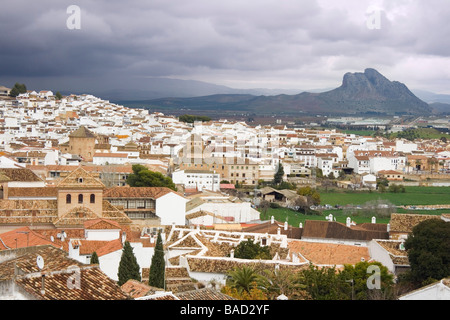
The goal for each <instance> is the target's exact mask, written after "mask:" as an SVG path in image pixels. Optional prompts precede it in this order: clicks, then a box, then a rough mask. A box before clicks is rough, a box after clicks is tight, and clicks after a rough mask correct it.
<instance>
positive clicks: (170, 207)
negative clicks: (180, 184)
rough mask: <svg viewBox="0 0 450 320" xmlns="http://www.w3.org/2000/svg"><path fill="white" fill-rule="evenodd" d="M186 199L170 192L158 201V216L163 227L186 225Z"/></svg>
mask: <svg viewBox="0 0 450 320" xmlns="http://www.w3.org/2000/svg"><path fill="white" fill-rule="evenodd" d="M186 202H187V200H186V198H184V197H182V196H180V195H178V194H176V193H174V192H169V193H167V194H165V195H164V196H162V197H159V198H158V199H156V215H157V216H158V217H159V218H160V219H161V225H172V224H174V223H175V224H176V225H185V224H186Z"/></svg>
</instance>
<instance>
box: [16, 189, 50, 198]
mask: <svg viewBox="0 0 450 320" xmlns="http://www.w3.org/2000/svg"><path fill="white" fill-rule="evenodd" d="M57 195H58V189H57V188H54V187H41V188H8V198H56V197H57Z"/></svg>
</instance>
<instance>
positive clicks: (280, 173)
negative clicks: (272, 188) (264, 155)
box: [273, 163, 284, 185]
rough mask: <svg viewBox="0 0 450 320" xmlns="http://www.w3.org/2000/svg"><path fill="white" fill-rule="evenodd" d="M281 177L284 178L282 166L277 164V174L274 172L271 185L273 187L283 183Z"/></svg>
mask: <svg viewBox="0 0 450 320" xmlns="http://www.w3.org/2000/svg"><path fill="white" fill-rule="evenodd" d="M283 176H284V169H283V165H282V164H281V163H279V164H278V169H277V172H275V175H274V176H273V184H274V185H279V184H281V182H283Z"/></svg>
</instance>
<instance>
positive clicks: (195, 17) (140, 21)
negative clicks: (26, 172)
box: [0, 0, 450, 94]
mask: <svg viewBox="0 0 450 320" xmlns="http://www.w3.org/2000/svg"><path fill="white" fill-rule="evenodd" d="M73 5H75V6H76V7H75V9H76V10H72V8H73V7H71V6H73ZM78 9H79V10H78ZM449 19H450V5H449V4H448V1H445V0H428V1H423V0H386V1H383V0H370V1H369V0H278V1H275V0H227V1H223V0H221V1H217V0H143V1H138V0H131V1H119V0H96V1H84V0H70V1H66V0H40V1H30V0H28V1H24V0H14V1H12V0H2V3H1V10H0V28H1V32H0V85H6V86H9V87H11V86H12V85H13V84H14V83H15V82H20V83H25V84H27V87H28V88H30V87H33V88H34V89H40V90H42V89H49V90H54V91H56V90H63V91H71V90H73V91H74V92H75V91H79V90H107V89H130V88H131V89H133V88H134V89H146V88H147V85H146V79H149V78H153V77H167V78H176V79H189V80H199V81H205V82H210V83H214V84H219V85H225V86H228V87H232V88H241V89H248V88H270V89H290V90H292V89H293V90H297V89H298V90H299V92H300V91H307V90H313V89H320V88H330V89H331V88H336V87H338V86H340V85H341V83H342V78H343V75H344V74H345V73H347V72H363V71H364V69H366V68H374V69H377V70H378V71H379V72H380V73H381V74H383V75H384V76H385V77H387V78H388V79H389V80H396V81H400V82H403V83H405V84H406V85H407V86H408V87H409V88H410V89H421V90H427V91H432V92H435V93H444V94H450V45H448V41H449V39H450V24H449V23H448V21H449Z"/></svg>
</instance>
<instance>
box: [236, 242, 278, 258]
mask: <svg viewBox="0 0 450 320" xmlns="http://www.w3.org/2000/svg"><path fill="white" fill-rule="evenodd" d="M234 256H235V258H240V259H265V260H268V259H272V256H271V254H270V249H269V247H262V246H261V245H260V244H259V243H254V242H253V240H251V239H247V241H241V242H240V243H239V244H238V245H237V246H236V249H235V250H234Z"/></svg>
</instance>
